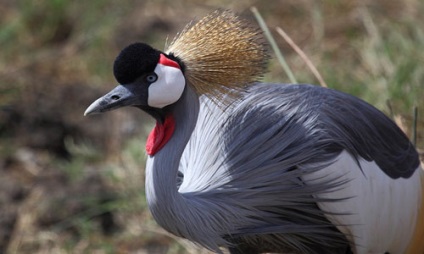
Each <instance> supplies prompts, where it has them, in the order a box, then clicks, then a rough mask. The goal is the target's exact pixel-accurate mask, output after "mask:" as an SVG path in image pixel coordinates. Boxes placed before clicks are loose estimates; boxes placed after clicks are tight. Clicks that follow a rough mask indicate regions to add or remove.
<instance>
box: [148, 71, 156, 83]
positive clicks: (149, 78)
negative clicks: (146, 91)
mask: <svg viewBox="0 0 424 254" xmlns="http://www.w3.org/2000/svg"><path fill="white" fill-rule="evenodd" d="M157 79H158V75H156V73H151V74H149V75H147V76H146V81H147V82H149V83H153V82H155V81H156V80H157Z"/></svg>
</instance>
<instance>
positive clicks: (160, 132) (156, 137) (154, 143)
mask: <svg viewBox="0 0 424 254" xmlns="http://www.w3.org/2000/svg"><path fill="white" fill-rule="evenodd" d="M174 130H175V119H174V117H173V116H172V115H168V116H166V118H165V121H164V123H163V124H162V123H159V122H156V126H155V127H154V128H153V130H152V131H151V132H150V134H149V136H148V137H147V142H146V151H147V154H148V155H152V156H153V155H155V154H156V153H157V152H158V151H159V150H160V149H161V148H162V147H163V146H164V145H165V144H166V143H168V141H169V139H170V138H171V137H172V134H173V133H174Z"/></svg>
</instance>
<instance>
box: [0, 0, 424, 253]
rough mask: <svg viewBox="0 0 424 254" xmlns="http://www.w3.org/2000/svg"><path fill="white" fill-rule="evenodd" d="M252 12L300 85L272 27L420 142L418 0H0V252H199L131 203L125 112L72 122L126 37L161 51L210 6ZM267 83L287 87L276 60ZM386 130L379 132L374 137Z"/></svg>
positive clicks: (136, 167) (423, 83)
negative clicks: (255, 11) (265, 26)
mask: <svg viewBox="0 0 424 254" xmlns="http://www.w3.org/2000/svg"><path fill="white" fill-rule="evenodd" d="M251 6H256V7H257V8H258V10H259V12H260V13H261V14H262V15H263V17H264V19H265V21H266V22H267V24H268V26H269V27H270V29H271V31H272V33H273V34H274V37H275V39H276V41H277V43H278V46H279V48H280V49H281V50H282V51H283V54H284V55H285V57H286V61H287V62H288V64H289V65H290V67H291V68H292V70H293V72H294V74H295V76H296V78H297V80H298V81H299V82H301V83H317V80H316V79H315V77H314V76H313V75H312V74H311V72H310V71H309V69H308V68H307V67H306V65H305V63H304V62H303V60H302V59H301V58H300V57H299V56H298V55H297V54H296V53H294V51H293V50H292V49H291V48H290V46H288V44H287V43H286V42H285V41H284V40H283V39H282V38H281V37H280V36H279V35H278V34H277V33H275V27H277V26H279V27H281V28H283V29H284V30H285V31H286V32H287V33H288V34H289V35H290V36H291V37H292V38H293V40H294V41H295V42H296V43H297V45H298V46H299V47H300V48H302V49H303V50H304V51H305V53H306V54H307V55H308V57H309V58H310V59H311V60H312V62H313V63H314V64H315V65H316V66H317V68H318V70H319V71H320V73H321V75H322V76H323V78H324V79H325V81H326V82H327V84H328V85H329V87H331V88H334V89H338V90H342V91H345V92H348V93H351V94H354V95H356V96H358V97H360V98H363V99H364V100H366V101H368V102H370V103H371V104H373V105H375V106H376V107H378V108H379V109H381V110H383V111H384V112H386V113H387V114H388V115H389V116H391V117H392V118H394V119H395V120H396V121H397V123H398V124H399V125H400V126H402V128H403V129H404V130H405V132H406V133H407V134H408V136H410V137H411V138H412V137H413V136H414V131H413V128H412V126H413V121H414V117H413V109H414V107H417V108H418V118H417V120H418V121H417V126H418V128H417V131H416V133H417V147H418V148H419V149H420V151H421V152H422V149H423V148H424V138H423V136H424V120H423V119H424V50H423V46H424V21H423V19H422V16H420V15H422V13H424V2H423V1H421V0H405V1H395V0H361V1H347V0H343V1H337V0H321V1H313V0H278V1H277V0H262V1H253V0H252V1H250V0H246V1H230V0H202V1H200V0H179V1H167V0H160V1H153V0H144V1H136V0H127V1H111V0H93V1H71V0H44V1H43V0H16V1H12V0H0V12H1V13H2V15H0V45H1V51H0V52H1V53H0V206H1V207H0V253H169V254H172V253H206V252H205V251H204V250H201V249H199V248H196V247H195V246H193V245H190V244H189V243H187V242H185V241H182V240H179V239H175V238H173V237H172V236H169V235H167V234H166V233H165V232H163V231H162V230H161V229H160V228H158V227H157V225H156V224H155V223H154V221H153V220H152V219H151V217H150V214H149V212H148V210H147V207H146V203H145V198H144V178H143V177H144V172H143V168H144V161H145V152H144V140H145V137H146V135H147V133H148V131H149V130H150V128H151V127H152V125H153V121H152V119H150V118H149V117H147V116H146V115H145V114H142V113H141V112H139V111H137V110H136V109H131V108H128V109H125V110H118V111H116V112H111V113H108V114H105V115H99V116H93V117H89V118H84V117H83V112H84V110H85V108H86V107H87V106H88V105H89V104H90V103H91V102H92V101H93V100H94V99H96V98H97V97H99V96H100V95H102V94H103V93H105V92H106V91H108V90H109V89H111V88H112V87H114V86H115V80H114V78H113V75H112V71H111V69H112V64H113V60H114V58H115V56H116V55H117V54H118V52H119V51H120V49H121V48H122V47H124V46H125V45H127V44H129V43H131V42H134V41H143V42H147V43H150V44H152V45H153V46H155V47H157V48H159V49H163V48H164V47H165V43H166V41H167V40H168V41H169V40H171V39H172V38H173V36H175V34H176V33H177V32H178V31H180V30H181V29H182V28H183V27H184V25H185V24H186V23H187V22H189V21H190V20H192V19H196V18H200V17H202V16H203V15H205V14H207V13H209V12H210V11H212V10H215V9H216V8H230V9H233V10H235V11H237V12H239V13H240V14H242V15H243V16H245V17H246V18H248V19H250V20H252V23H255V22H256V21H255V19H254V18H253V15H252V13H251V12H250V7H251ZM269 70H270V71H269V74H268V75H267V76H266V77H265V80H266V81H272V82H288V78H287V76H286V75H285V73H284V71H283V69H282V68H281V66H279V64H278V62H277V61H276V60H273V61H272V62H271V64H270V68H269ZM387 138H390V137H387Z"/></svg>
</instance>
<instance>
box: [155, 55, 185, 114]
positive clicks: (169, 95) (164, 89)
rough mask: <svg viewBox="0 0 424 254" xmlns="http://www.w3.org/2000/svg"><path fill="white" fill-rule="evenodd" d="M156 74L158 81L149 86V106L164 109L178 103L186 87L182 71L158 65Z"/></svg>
mask: <svg viewBox="0 0 424 254" xmlns="http://www.w3.org/2000/svg"><path fill="white" fill-rule="evenodd" d="M155 73H156V75H158V79H157V80H156V82H154V83H152V84H151V85H150V86H149V96H148V99H147V104H149V106H151V107H155V108H163V107H165V106H168V105H170V104H173V103H175V102H177V101H178V99H180V97H181V95H182V94H183V91H184V87H185V78H184V75H183V73H182V72H181V70H180V69H178V68H175V67H172V66H166V65H162V64H160V63H158V64H157V65H156V68H155Z"/></svg>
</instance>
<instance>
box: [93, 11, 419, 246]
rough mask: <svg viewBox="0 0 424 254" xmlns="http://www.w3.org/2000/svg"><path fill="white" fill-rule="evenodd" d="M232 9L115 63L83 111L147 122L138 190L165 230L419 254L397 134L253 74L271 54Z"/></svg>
mask: <svg viewBox="0 0 424 254" xmlns="http://www.w3.org/2000/svg"><path fill="white" fill-rule="evenodd" d="M266 48H267V47H266V45H265V43H264V40H263V37H262V35H261V33H260V32H259V31H257V30H256V29H254V28H252V27H251V26H249V24H248V22H247V21H245V20H243V19H241V18H240V17H238V16H237V15H235V14H233V13H232V12H230V11H215V12H213V13H211V14H209V15H208V16H206V17H205V18H203V19H201V20H200V21H198V22H197V23H195V24H194V25H192V26H190V27H187V28H186V29H185V30H184V31H183V32H182V33H181V34H180V35H179V36H177V38H176V39H175V40H174V41H173V42H172V44H171V45H170V47H169V48H168V49H167V50H166V51H165V52H162V51H159V50H157V49H154V48H152V47H150V46H149V45H146V44H144V43H134V44H131V45H129V46H128V47H126V48H124V49H123V50H122V52H121V53H120V54H119V55H118V57H117V58H116V60H115V62H114V75H115V77H116V80H117V81H118V82H119V85H118V86H117V87H116V88H114V89H113V90H112V91H110V92H109V93H108V94H106V95H104V96H103V97H101V98H99V99H98V100H96V101H95V102H93V104H91V105H90V106H89V107H88V108H87V110H86V112H85V115H89V114H92V113H99V112H105V111H109V110H113V109H117V108H120V107H124V106H134V107H138V108H140V109H142V110H143V111H145V112H147V113H148V114H149V115H151V116H152V117H153V118H154V119H156V122H157V123H156V126H155V127H154V129H153V130H152V132H151V133H150V135H149V137H148V139H147V143H146V150H147V156H148V158H147V165H146V184H145V186H146V196H147V201H148V205H149V208H150V211H151V213H152V215H153V217H154V218H155V220H156V221H157V223H158V224H159V225H160V226H162V227H163V228H164V229H166V230H167V231H169V232H170V233H172V234H174V235H177V236H180V237H183V238H186V239H188V240H190V241H193V242H195V243H197V244H199V245H201V246H204V247H205V248H208V249H209V250H212V251H214V252H217V253H223V251H224V249H228V250H229V252H230V253H262V252H274V253H275V252H276V253H355V254H362V253H391V254H397V253H414V254H415V253H423V250H424V238H423V236H424V221H423V219H424V218H423V214H424V211H423V208H422V206H423V197H424V196H423V180H424V178H423V171H422V169H421V167H420V161H419V158H418V154H417V152H416V150H415V148H414V146H413V145H412V144H411V143H410V141H409V140H408V138H407V137H406V136H405V135H404V133H403V132H402V131H401V130H400V129H399V128H398V127H397V126H396V124H395V123H393V122H392V121H391V120H390V119H389V118H388V117H386V116H385V115H384V114H383V113H381V112H380V111H379V110H377V109H375V108H374V107H373V106H371V105H369V104H367V103H366V102H364V101H362V100H360V99H358V98H356V97H353V96H351V95H348V94H345V93H342V92H338V91H335V90H331V89H326V88H322V87H317V86H311V85H294V84H268V83H259V82H257V80H258V78H260V76H262V75H263V73H264V71H265V66H266V64H267V61H268V58H269V57H268V53H267V49H266Z"/></svg>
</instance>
